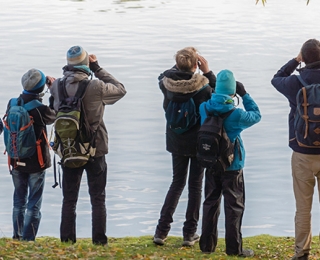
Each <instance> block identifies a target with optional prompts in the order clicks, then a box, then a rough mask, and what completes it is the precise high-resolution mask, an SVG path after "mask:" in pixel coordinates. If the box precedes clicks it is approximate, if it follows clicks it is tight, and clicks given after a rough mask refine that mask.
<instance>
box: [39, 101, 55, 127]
mask: <svg viewBox="0 0 320 260" xmlns="http://www.w3.org/2000/svg"><path fill="white" fill-rule="evenodd" d="M41 116H42V119H43V121H44V123H45V124H46V125H51V124H53V122H54V120H55V119H56V112H55V111H54V110H53V109H51V108H50V107H48V106H45V105H44V106H43V108H42V111H41Z"/></svg>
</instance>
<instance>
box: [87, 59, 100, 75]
mask: <svg viewBox="0 0 320 260" xmlns="http://www.w3.org/2000/svg"><path fill="white" fill-rule="evenodd" d="M89 68H90V70H91V71H92V72H93V73H96V72H98V71H99V70H100V69H101V67H100V65H99V63H98V61H95V62H90V63H89Z"/></svg>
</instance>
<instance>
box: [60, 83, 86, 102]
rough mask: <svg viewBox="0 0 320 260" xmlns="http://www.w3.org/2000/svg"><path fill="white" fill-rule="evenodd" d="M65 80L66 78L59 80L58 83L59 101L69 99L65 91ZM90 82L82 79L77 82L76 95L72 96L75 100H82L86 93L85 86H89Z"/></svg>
mask: <svg viewBox="0 0 320 260" xmlns="http://www.w3.org/2000/svg"><path fill="white" fill-rule="evenodd" d="M66 80H67V78H63V79H60V81H59V88H58V92H59V100H60V101H61V100H63V99H65V98H67V97H69V95H68V93H67V90H66ZM89 83H90V80H86V79H83V80H81V81H79V86H78V89H77V92H76V94H75V95H74V96H75V97H76V98H82V97H83V96H84V94H85V92H86V89H87V86H88V85H89Z"/></svg>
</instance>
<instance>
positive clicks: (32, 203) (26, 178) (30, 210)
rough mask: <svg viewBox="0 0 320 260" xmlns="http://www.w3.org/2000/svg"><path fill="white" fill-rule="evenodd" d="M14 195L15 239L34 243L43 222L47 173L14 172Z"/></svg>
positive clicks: (13, 218)
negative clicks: (43, 196) (42, 207)
mask: <svg viewBox="0 0 320 260" xmlns="http://www.w3.org/2000/svg"><path fill="white" fill-rule="evenodd" d="M11 174H12V181H13V185H14V193H13V211H12V222H13V238H14V239H18V240H20V239H22V240H28V241H30V240H31V241H34V240H35V238H36V235H37V233H38V229H39V225H40V220H41V212H40V209H41V204H42V195H43V188H44V182H45V174H46V172H45V171H42V172H37V173H24V172H19V171H17V170H12V173H11Z"/></svg>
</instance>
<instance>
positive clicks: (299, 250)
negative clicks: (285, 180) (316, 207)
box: [291, 152, 320, 257]
mask: <svg viewBox="0 0 320 260" xmlns="http://www.w3.org/2000/svg"><path fill="white" fill-rule="evenodd" d="M291 167H292V178H293V191H294V196H295V200H296V215H295V253H296V256H298V257H299V256H302V255H303V254H305V253H309V251H310V249H311V238H312V234H311V208H312V198H313V193H314V187H315V185H316V180H317V184H318V194H319V191H320V184H319V181H320V155H318V154H302V153H297V152H293V153H292V158H291Z"/></svg>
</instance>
